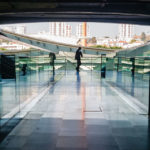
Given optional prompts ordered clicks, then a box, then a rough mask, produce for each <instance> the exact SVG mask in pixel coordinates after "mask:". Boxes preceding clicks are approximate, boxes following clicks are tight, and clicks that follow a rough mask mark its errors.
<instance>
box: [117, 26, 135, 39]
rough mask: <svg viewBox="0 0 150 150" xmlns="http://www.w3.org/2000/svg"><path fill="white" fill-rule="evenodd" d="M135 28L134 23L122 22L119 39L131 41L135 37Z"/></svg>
mask: <svg viewBox="0 0 150 150" xmlns="http://www.w3.org/2000/svg"><path fill="white" fill-rule="evenodd" d="M133 28H134V25H132V24H120V25H119V39H120V40H125V41H130V40H131V39H132V38H133Z"/></svg>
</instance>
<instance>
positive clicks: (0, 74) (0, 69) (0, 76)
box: [0, 54, 2, 82]
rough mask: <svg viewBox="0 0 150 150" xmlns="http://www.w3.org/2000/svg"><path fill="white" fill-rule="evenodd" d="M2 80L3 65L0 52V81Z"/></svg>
mask: <svg viewBox="0 0 150 150" xmlns="http://www.w3.org/2000/svg"><path fill="white" fill-rule="evenodd" d="M1 81H2V66H1V54H0V82H1Z"/></svg>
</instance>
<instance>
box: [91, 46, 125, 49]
mask: <svg viewBox="0 0 150 150" xmlns="http://www.w3.org/2000/svg"><path fill="white" fill-rule="evenodd" d="M91 47H93V48H105V49H122V47H118V46H110V47H107V46H103V45H95V46H91Z"/></svg>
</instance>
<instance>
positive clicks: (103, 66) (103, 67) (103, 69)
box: [101, 54, 106, 78]
mask: <svg viewBox="0 0 150 150" xmlns="http://www.w3.org/2000/svg"><path fill="white" fill-rule="evenodd" d="M105 76H106V54H102V55H101V77H102V78H105Z"/></svg>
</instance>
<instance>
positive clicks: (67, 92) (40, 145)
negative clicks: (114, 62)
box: [0, 71, 150, 150]
mask: <svg viewBox="0 0 150 150" xmlns="http://www.w3.org/2000/svg"><path fill="white" fill-rule="evenodd" d="M99 76H100V75H99V74H94V73H92V72H82V71H81V72H80V73H75V72H72V71H70V72H67V73H66V75H65V76H64V77H63V78H62V79H61V80H60V81H59V82H57V83H56V84H55V85H54V86H53V87H52V88H50V90H49V93H48V94H47V95H45V96H44V97H43V98H42V100H40V101H39V102H38V103H37V104H36V105H35V106H34V107H33V108H32V110H31V111H30V112H29V113H28V115H27V116H26V117H25V118H24V119H23V120H22V121H21V122H20V123H19V124H18V125H17V126H16V128H15V129H14V130H13V131H12V132H11V133H10V134H9V136H8V137H7V138H5V140H4V141H3V142H2V143H1V145H0V149H2V150H6V149H7V150H149V149H150V145H149V140H150V134H149V131H150V130H149V122H148V117H147V116H143V115H138V114H136V112H135V111H134V110H132V109H131V108H130V107H129V106H128V105H127V104H126V103H125V102H124V101H122V100H121V98H120V97H119V96H118V95H117V94H116V93H114V91H112V90H111V88H109V86H105V84H103V81H102V80H101V79H100V77H99Z"/></svg>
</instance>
